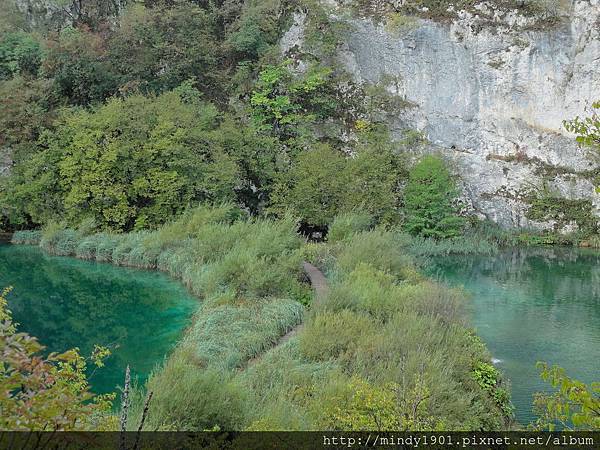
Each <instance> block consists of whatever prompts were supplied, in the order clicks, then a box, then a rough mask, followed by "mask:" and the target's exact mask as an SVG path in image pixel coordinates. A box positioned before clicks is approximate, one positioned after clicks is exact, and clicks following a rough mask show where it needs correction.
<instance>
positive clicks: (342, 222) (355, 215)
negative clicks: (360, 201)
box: [327, 212, 374, 242]
mask: <svg viewBox="0 0 600 450" xmlns="http://www.w3.org/2000/svg"><path fill="white" fill-rule="evenodd" d="M373 222H374V219H373V217H372V216H371V215H370V214H368V213H365V212H349V213H342V214H338V215H337V216H335V219H333V222H332V223H331V226H330V227H329V232H328V233H327V239H328V241H329V242H339V241H343V240H345V239H348V238H351V237H352V236H353V235H354V234H356V233H360V232H362V231H368V230H369V229H370V228H371V227H372V226H373Z"/></svg>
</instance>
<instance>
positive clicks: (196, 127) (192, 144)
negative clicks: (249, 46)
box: [6, 92, 237, 230]
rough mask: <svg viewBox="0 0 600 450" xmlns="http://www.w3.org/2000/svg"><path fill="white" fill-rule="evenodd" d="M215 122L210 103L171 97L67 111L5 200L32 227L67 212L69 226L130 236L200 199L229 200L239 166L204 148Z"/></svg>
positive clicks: (207, 146) (215, 149)
mask: <svg viewBox="0 0 600 450" xmlns="http://www.w3.org/2000/svg"><path fill="white" fill-rule="evenodd" d="M215 120H216V111H215V109H214V108H213V107H212V106H211V105H208V104H201V103H195V102H194V103H184V102H183V101H182V100H181V98H180V96H179V95H178V94H177V93H174V92H172V93H168V94H163V95H162V96H160V97H157V98H146V97H142V96H131V97H128V98H126V99H124V100H118V99H113V100H111V101H109V102H108V103H107V104H106V105H104V106H102V107H100V108H98V109H95V110H92V111H72V112H67V113H65V114H64V115H63V116H62V118H61V120H60V122H59V123H58V126H57V128H56V130H55V131H54V132H49V133H47V134H46V135H45V136H44V138H43V142H44V145H45V146H47V148H46V149H45V150H43V151H42V152H40V153H38V154H36V155H35V156H34V157H32V158H31V159H30V160H29V161H27V163H26V164H24V165H23V167H22V168H21V170H20V171H17V172H16V173H15V174H14V175H13V185H12V189H11V188H9V190H8V193H7V194H6V195H7V196H8V197H9V199H7V201H10V200H13V201H11V202H10V204H14V203H15V202H14V199H15V198H16V199H18V201H17V203H20V204H21V205H22V206H23V208H24V211H23V212H24V213H25V214H27V215H29V216H30V217H31V218H32V220H33V221H35V222H37V223H43V222H46V221H47V220H48V218H50V217H53V216H54V217H56V216H59V215H63V214H65V213H66V218H67V220H68V221H69V222H70V223H71V224H74V223H78V222H80V221H81V220H82V219H84V218H86V217H92V218H94V219H95V220H96V222H97V223H98V224H99V226H100V227H102V228H108V229H114V230H129V229H132V228H144V227H151V226H156V225H157V224H160V223H163V222H165V221H166V220H167V219H168V218H169V217H171V216H173V215H175V214H177V213H178V212H180V211H182V210H183V209H184V208H185V207H186V206H188V205H190V204H192V203H195V202H198V201H202V200H210V201H220V200H223V199H227V198H232V197H233V196H234V192H233V187H234V186H235V183H236V180H237V168H236V165H235V163H234V161H232V160H231V158H229V157H228V156H227V155H226V154H225V153H224V152H223V151H222V150H221V149H220V148H219V147H215V146H213V145H211V144H210V143H209V142H210V140H211V136H212V134H211V132H212V129H213V128H214V127H215V126H216V124H215ZM207 141H208V142H207ZM47 164H51V168H52V169H51V170H50V171H47V170H45V167H47Z"/></svg>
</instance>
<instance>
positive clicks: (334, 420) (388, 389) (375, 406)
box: [322, 377, 403, 431]
mask: <svg viewBox="0 0 600 450" xmlns="http://www.w3.org/2000/svg"><path fill="white" fill-rule="evenodd" d="M344 387H345V388H346V389H344V390H342V391H341V392H337V393H336V394H335V395H332V396H331V397H330V399H329V400H330V401H329V402H328V403H327V404H326V405H324V408H323V409H324V410H323V419H322V425H323V429H326V430H344V431H364V430H377V431H379V430H381V431H386V430H389V431H397V430H401V429H403V427H402V424H401V423H400V420H399V419H400V414H399V413H398V411H397V408H398V402H397V398H396V391H397V390H398V385H396V384H394V383H390V384H387V385H385V386H383V387H377V386H371V385H370V384H369V383H368V382H366V381H365V380H363V379H360V378H358V377H355V378H353V379H352V380H351V381H350V382H349V383H348V385H347V386H344Z"/></svg>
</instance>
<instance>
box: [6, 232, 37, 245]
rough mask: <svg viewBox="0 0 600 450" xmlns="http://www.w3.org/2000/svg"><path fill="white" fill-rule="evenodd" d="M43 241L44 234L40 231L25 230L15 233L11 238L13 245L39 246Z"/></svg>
mask: <svg viewBox="0 0 600 450" xmlns="http://www.w3.org/2000/svg"><path fill="white" fill-rule="evenodd" d="M41 239H42V232H41V231H39V230H31V231H29V230H23V231H15V232H14V233H13V235H12V237H11V242H12V243H13V244H24V245H39V243H40V240H41Z"/></svg>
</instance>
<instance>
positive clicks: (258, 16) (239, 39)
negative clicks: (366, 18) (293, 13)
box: [228, 0, 281, 58]
mask: <svg viewBox="0 0 600 450" xmlns="http://www.w3.org/2000/svg"><path fill="white" fill-rule="evenodd" d="M280 8H281V2H280V1H279V0H268V1H256V0H254V1H248V2H243V7H242V11H241V14H240V17H239V19H238V20H237V21H236V22H235V26H234V29H233V30H232V31H231V32H230V34H229V36H228V43H229V44H230V45H231V46H232V47H233V49H234V50H235V51H236V52H237V53H239V54H240V55H241V56H242V57H243V58H257V57H259V56H262V55H264V54H265V53H266V52H267V51H268V50H269V49H270V48H271V46H273V45H275V44H277V42H278V39H279V36H280V27H281V24H280V23H279V21H280V13H279V10H280Z"/></svg>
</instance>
